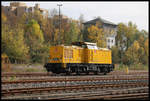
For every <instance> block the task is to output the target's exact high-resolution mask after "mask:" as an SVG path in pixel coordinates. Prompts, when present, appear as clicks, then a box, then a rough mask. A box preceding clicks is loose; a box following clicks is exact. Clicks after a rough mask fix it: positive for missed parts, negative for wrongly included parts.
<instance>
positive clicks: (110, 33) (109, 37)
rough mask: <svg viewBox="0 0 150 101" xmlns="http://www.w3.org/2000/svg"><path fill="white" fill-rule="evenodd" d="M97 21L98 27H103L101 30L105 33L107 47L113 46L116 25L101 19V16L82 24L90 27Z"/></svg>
mask: <svg viewBox="0 0 150 101" xmlns="http://www.w3.org/2000/svg"><path fill="white" fill-rule="evenodd" d="M97 23H99V25H100V26H99V28H103V31H104V33H105V38H106V44H107V48H112V46H115V44H116V41H115V37H116V35H117V25H116V24H114V23H112V22H110V21H107V20H104V19H102V18H101V17H98V18H96V19H94V20H90V21H87V22H85V23H83V24H84V26H85V28H87V27H90V26H91V25H96V24H97Z"/></svg>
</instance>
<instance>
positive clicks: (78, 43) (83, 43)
mask: <svg viewBox="0 0 150 101" xmlns="http://www.w3.org/2000/svg"><path fill="white" fill-rule="evenodd" d="M72 45H78V46H80V45H94V46H96V43H92V42H72Z"/></svg>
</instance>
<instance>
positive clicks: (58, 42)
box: [57, 4, 62, 45]
mask: <svg viewBox="0 0 150 101" xmlns="http://www.w3.org/2000/svg"><path fill="white" fill-rule="evenodd" d="M57 6H59V35H58V39H59V40H58V45H59V44H60V36H61V35H60V34H61V32H60V30H61V20H60V6H62V4H57Z"/></svg>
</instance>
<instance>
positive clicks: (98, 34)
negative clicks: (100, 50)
mask: <svg viewBox="0 0 150 101" xmlns="http://www.w3.org/2000/svg"><path fill="white" fill-rule="evenodd" d="M88 33H89V34H88V38H89V40H90V41H91V42H95V43H97V45H98V46H99V47H106V39H105V37H104V32H103V29H102V28H99V27H98V24H96V26H94V25H92V26H90V27H89V28H88Z"/></svg>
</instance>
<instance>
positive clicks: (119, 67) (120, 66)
mask: <svg viewBox="0 0 150 101" xmlns="http://www.w3.org/2000/svg"><path fill="white" fill-rule="evenodd" d="M127 68H128V69H129V70H148V65H143V64H134V65H129V66H128V65H124V64H115V69H114V70H115V71H126V69H127Z"/></svg>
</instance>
